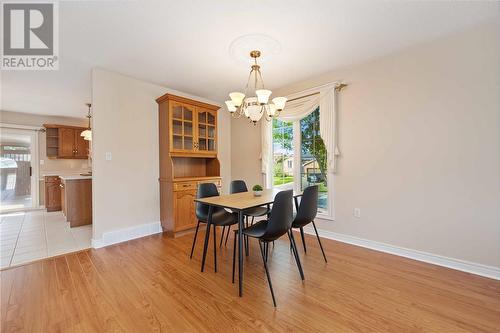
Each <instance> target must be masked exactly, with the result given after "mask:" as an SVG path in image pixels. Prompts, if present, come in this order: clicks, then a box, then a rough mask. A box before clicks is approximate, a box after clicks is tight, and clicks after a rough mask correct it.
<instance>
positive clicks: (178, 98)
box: [156, 93, 221, 111]
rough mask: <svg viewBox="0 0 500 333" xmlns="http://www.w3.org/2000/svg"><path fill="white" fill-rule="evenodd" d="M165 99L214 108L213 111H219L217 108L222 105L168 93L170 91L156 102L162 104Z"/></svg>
mask: <svg viewBox="0 0 500 333" xmlns="http://www.w3.org/2000/svg"><path fill="white" fill-rule="evenodd" d="M165 100H169V101H176V102H180V103H186V104H191V105H194V106H198V107H202V108H206V109H209V110H213V111H217V110H219V109H220V108H221V107H220V106H217V105H212V104H208V103H205V102H200V101H197V100H194V99H190V98H186V97H181V96H176V95H172V94H168V93H167V94H165V95H163V96H160V97H158V98H157V99H156V102H157V103H158V104H160V103H161V102H163V101H165Z"/></svg>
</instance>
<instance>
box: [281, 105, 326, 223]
mask: <svg viewBox="0 0 500 333" xmlns="http://www.w3.org/2000/svg"><path fill="white" fill-rule="evenodd" d="M319 128H320V126H319V108H317V109H316V110H314V111H313V112H312V113H310V114H309V115H307V116H306V117H304V118H302V119H300V120H297V121H294V122H286V121H281V120H278V119H274V120H273V127H272V131H273V162H274V164H273V186H274V187H275V188H280V189H294V190H297V191H301V190H303V189H304V188H306V187H308V186H311V185H318V186H319V200H318V214H319V216H320V217H323V218H328V219H332V218H333V209H332V206H333V204H332V200H331V199H332V198H331V196H330V195H329V193H331V190H330V188H331V184H330V182H329V179H328V173H327V153H326V147H325V144H324V142H323V139H322V138H321V136H320V131H319Z"/></svg>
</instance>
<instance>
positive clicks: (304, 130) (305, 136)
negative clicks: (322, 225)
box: [300, 108, 328, 214]
mask: <svg viewBox="0 0 500 333" xmlns="http://www.w3.org/2000/svg"><path fill="white" fill-rule="evenodd" d="M300 135H301V137H300V189H301V190H303V189H305V188H306V187H308V186H311V185H318V186H319V199H318V212H319V213H320V214H321V213H322V214H328V184H327V178H326V169H327V157H326V148H325V144H324V143H323V139H322V138H321V136H320V135H319V108H318V109H316V110H315V111H314V112H312V113H311V114H309V115H308V116H307V117H305V118H303V119H301V120H300Z"/></svg>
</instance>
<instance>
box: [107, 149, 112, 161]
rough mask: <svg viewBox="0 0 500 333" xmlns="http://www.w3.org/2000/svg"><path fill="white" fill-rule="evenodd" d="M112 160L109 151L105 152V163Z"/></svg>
mask: <svg viewBox="0 0 500 333" xmlns="http://www.w3.org/2000/svg"><path fill="white" fill-rule="evenodd" d="M112 159H113V154H111V152H110V151H107V152H106V161H111V160H112Z"/></svg>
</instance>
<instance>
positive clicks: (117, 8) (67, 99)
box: [2, 0, 498, 117]
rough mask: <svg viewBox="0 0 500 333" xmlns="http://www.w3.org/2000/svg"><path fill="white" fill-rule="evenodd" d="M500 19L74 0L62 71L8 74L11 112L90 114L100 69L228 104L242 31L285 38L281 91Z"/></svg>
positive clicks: (444, 5)
mask: <svg viewBox="0 0 500 333" xmlns="http://www.w3.org/2000/svg"><path fill="white" fill-rule="evenodd" d="M493 17H498V3H496V2H478V1H475V2H462V1H455V2H453V1H444V2H433V1H413V2H410V1H348V0H345V1H332V0H322V1H319V0H318V1H290V0H274V1H270V0H268V1H265V0H245V1H243V0H214V1H207V0H190V1H188V0H183V1H178V0H177V1H64V2H61V3H60V9H59V18H60V29H59V31H60V42H59V47H60V70H59V71H37V72H35V71H16V72H14V71H9V72H7V71H4V72H3V73H2V95H3V110H7V111H19V112H28V113H37V114H48V115H65V116H80V117H83V116H85V114H86V112H87V107H86V106H85V103H86V102H88V101H90V89H91V87H90V69H91V68H92V67H94V66H99V67H104V68H108V69H111V70H115V71H118V72H121V73H123V74H126V75H129V76H132V77H136V78H139V79H143V80H146V81H149V82H153V83H156V84H159V85H163V86H168V87H170V88H173V89H177V90H180V91H184V92H187V93H191V94H195V95H199V96H202V97H205V98H209V99H212V100H216V101H221V102H222V101H223V100H225V99H226V96H227V93H228V92H230V91H232V90H235V89H243V86H244V84H245V80H246V78H247V75H248V70H249V68H248V67H247V66H246V65H243V64H241V63H238V62H237V61H235V60H234V59H232V58H231V56H230V55H229V46H230V44H231V42H232V41H233V40H234V39H235V38H237V37H239V36H241V35H245V34H253V33H261V34H266V35H269V36H271V37H273V38H274V39H276V40H277V41H279V43H280V44H281V52H280V53H279V54H277V55H275V56H273V57H272V58H270V59H268V60H267V61H266V62H265V63H264V64H263V66H262V71H263V75H264V79H265V82H266V85H267V86H268V87H269V88H271V89H273V88H276V87H281V86H283V85H286V84H289V83H292V82H295V81H298V80H301V79H305V78H307V77H310V76H313V75H316V74H320V73H324V72H327V71H330V70H332V69H335V68H339V67H343V66H346V65H350V64H353V63H360V62H364V61H366V60H368V59H370V58H374V57H378V56H381V55H383V54H387V53H390V52H394V51H395V50H398V49H401V48H404V47H407V46H410V45H414V44H417V43H421V42H424V41H427V40H432V39H436V38H438V37H439V36H442V35H445V34H449V33H452V32H453V31H457V30H461V29H465V28H466V27H467V26H470V25H474V24H477V23H479V22H480V21H483V20H487V19H491V18H493Z"/></svg>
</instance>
